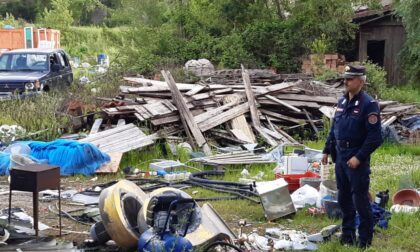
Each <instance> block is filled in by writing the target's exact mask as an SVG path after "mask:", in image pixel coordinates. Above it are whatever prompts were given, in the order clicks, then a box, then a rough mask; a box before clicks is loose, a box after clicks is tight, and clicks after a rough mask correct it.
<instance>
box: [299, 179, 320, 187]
mask: <svg viewBox="0 0 420 252" xmlns="http://www.w3.org/2000/svg"><path fill="white" fill-rule="evenodd" d="M299 185H300V187H302V186H304V185H310V186H312V187H314V188H316V189H319V186H320V185H321V178H300V180H299Z"/></svg>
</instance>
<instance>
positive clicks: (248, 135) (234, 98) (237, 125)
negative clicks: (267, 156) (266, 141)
mask: <svg viewBox="0 0 420 252" xmlns="http://www.w3.org/2000/svg"><path fill="white" fill-rule="evenodd" d="M223 100H224V102H228V103H229V102H239V101H240V100H241V96H238V95H236V94H233V95H227V96H225V97H224V99H223ZM230 125H231V127H232V130H231V132H232V133H233V134H234V135H235V136H236V137H237V138H239V139H242V140H244V141H247V142H249V143H255V142H256V138H255V135H254V133H253V132H252V128H251V127H250V126H249V124H248V122H247V121H246V117H245V116H244V115H240V116H238V117H235V118H233V119H232V120H230Z"/></svg>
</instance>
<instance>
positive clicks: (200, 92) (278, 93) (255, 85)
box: [98, 68, 416, 153]
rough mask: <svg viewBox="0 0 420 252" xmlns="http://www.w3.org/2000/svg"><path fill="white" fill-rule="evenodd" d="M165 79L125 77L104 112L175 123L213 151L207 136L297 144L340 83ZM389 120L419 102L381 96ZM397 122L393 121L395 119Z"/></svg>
mask: <svg viewBox="0 0 420 252" xmlns="http://www.w3.org/2000/svg"><path fill="white" fill-rule="evenodd" d="M162 76H163V80H162V81H158V80H150V79H145V78H138V77H126V78H124V80H125V81H126V83H127V84H126V85H123V86H121V87H120V94H119V96H117V98H114V99H109V98H98V99H101V100H103V101H107V102H109V103H108V104H107V106H105V107H104V108H103V111H104V112H105V113H106V114H107V115H108V116H110V117H117V118H124V119H126V120H131V121H137V122H140V123H144V124H145V125H149V126H151V128H152V129H153V130H159V129H163V128H165V127H169V126H171V127H174V128H175V129H178V130H182V131H184V132H185V134H186V136H187V137H188V139H189V142H190V143H191V144H194V145H196V146H198V147H200V148H202V149H203V151H204V152H205V153H210V148H209V143H208V141H209V140H210V139H211V140H212V144H215V143H214V141H213V140H216V144H217V145H220V146H226V145H229V144H244V143H256V142H257V141H259V140H260V139H261V140H263V141H264V142H266V143H267V144H268V145H270V146H277V145H278V144H282V143H297V141H296V140H295V139H294V138H293V137H292V136H291V135H293V134H296V132H298V133H299V132H303V131H304V129H305V130H306V131H310V132H312V133H313V136H314V137H315V135H316V133H317V132H318V131H319V130H322V129H323V126H324V125H323V117H324V116H326V117H328V118H332V117H333V115H334V113H335V111H334V107H335V106H336V103H337V100H338V98H339V97H340V96H341V95H342V94H343V93H344V88H343V87H342V85H340V83H332V84H329V83H324V82H319V81H313V80H311V79H309V78H308V76H306V75H302V74H294V75H284V74H275V73H273V72H271V71H269V70H247V69H245V68H242V69H234V70H221V71H216V72H215V74H214V76H212V77H210V78H209V79H207V80H204V81H200V82H198V83H195V84H189V83H176V82H175V80H174V78H173V77H172V75H171V73H170V72H168V71H162ZM380 106H381V109H382V113H383V119H384V122H387V123H389V124H390V123H392V122H394V121H395V120H396V119H397V118H400V117H401V116H403V115H406V114H407V113H410V112H411V111H415V110H416V106H415V105H406V104H398V103H396V102H392V101H381V102H380ZM391 121H392V122H391Z"/></svg>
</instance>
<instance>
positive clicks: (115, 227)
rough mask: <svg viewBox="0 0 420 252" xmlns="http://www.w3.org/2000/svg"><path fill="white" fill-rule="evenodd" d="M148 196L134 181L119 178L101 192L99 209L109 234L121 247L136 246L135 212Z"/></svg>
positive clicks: (137, 234)
mask: <svg viewBox="0 0 420 252" xmlns="http://www.w3.org/2000/svg"><path fill="white" fill-rule="evenodd" d="M147 198H148V196H147V195H146V193H144V192H143V191H142V190H141V189H140V188H139V187H138V186H137V185H136V184H135V183H133V182H131V181H128V180H121V181H119V182H118V183H116V184H115V185H113V186H110V187H108V188H106V189H105V190H103V191H102V192H101V195H100V197H99V210H100V213H101V218H102V221H103V223H104V226H105V229H106V231H107V233H108V234H109V236H110V237H111V238H112V240H114V241H115V242H116V243H117V244H118V245H119V246H121V247H123V248H133V247H136V246H137V241H138V237H139V236H140V234H141V233H143V232H144V231H145V230H138V228H137V227H138V224H137V214H138V212H139V211H140V209H141V207H142V206H143V204H144V201H145V200H146V199H147Z"/></svg>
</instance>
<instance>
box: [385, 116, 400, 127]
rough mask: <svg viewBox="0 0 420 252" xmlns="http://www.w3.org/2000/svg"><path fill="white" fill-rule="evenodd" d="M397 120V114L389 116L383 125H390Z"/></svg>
mask: <svg viewBox="0 0 420 252" xmlns="http://www.w3.org/2000/svg"><path fill="white" fill-rule="evenodd" d="M395 120H397V117H396V116H391V117H390V118H388V119H387V120H386V121H384V122H383V123H382V126H383V127H386V126H389V125H391V124H392V123H393V122H395Z"/></svg>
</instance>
